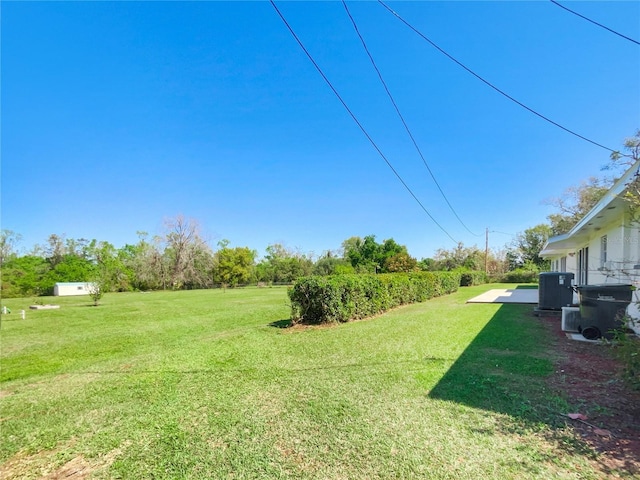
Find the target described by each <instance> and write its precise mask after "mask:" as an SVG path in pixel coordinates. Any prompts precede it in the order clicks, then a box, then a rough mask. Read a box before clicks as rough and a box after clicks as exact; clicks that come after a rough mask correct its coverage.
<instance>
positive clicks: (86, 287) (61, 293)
mask: <svg viewBox="0 0 640 480" xmlns="http://www.w3.org/2000/svg"><path fill="white" fill-rule="evenodd" d="M91 285H92V284H91V283H87V282H65V283H56V284H55V285H54V287H53V294H54V295H55V296H56V297H70V296H74V295H89V293H90V289H91Z"/></svg>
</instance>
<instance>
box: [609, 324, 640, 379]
mask: <svg viewBox="0 0 640 480" xmlns="http://www.w3.org/2000/svg"><path fill="white" fill-rule="evenodd" d="M628 321H631V322H633V320H631V319H630V318H629V317H626V318H625V323H626V322H628ZM613 338H614V342H612V345H613V347H614V348H613V351H614V353H615V355H616V357H617V358H618V360H620V362H622V377H623V378H624V380H625V381H626V382H627V384H628V385H629V386H630V387H631V388H633V389H634V390H640V339H639V338H638V337H637V336H636V335H633V334H629V333H628V332H627V331H626V328H625V329H619V330H616V331H615V332H614V337H613Z"/></svg>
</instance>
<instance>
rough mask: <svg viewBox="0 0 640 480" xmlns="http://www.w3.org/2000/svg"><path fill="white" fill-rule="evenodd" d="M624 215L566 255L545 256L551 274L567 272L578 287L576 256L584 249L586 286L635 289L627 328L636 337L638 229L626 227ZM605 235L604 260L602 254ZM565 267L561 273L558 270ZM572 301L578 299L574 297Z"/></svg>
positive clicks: (639, 314)
mask: <svg viewBox="0 0 640 480" xmlns="http://www.w3.org/2000/svg"><path fill="white" fill-rule="evenodd" d="M629 223H630V222H629V220H628V218H626V215H624V214H623V215H620V216H619V217H618V218H617V219H615V220H614V221H612V222H611V223H610V224H608V225H607V226H606V227H604V228H602V229H601V230H599V231H597V232H593V233H592V234H591V235H590V237H589V238H588V240H586V239H585V240H584V241H583V242H582V243H581V244H577V246H576V248H575V250H573V251H570V252H568V253H567V254H566V255H562V254H559V255H555V256H553V257H549V260H551V266H552V270H553V271H558V272H560V271H565V272H571V273H573V274H574V275H575V279H576V282H575V283H576V284H580V283H581V282H580V281H578V279H579V278H580V277H579V264H578V257H579V252H580V250H583V251H584V249H586V248H588V251H589V255H588V262H589V268H588V271H587V283H588V284H589V285H597V284H607V283H623V284H631V285H634V286H635V287H636V289H638V290H636V291H634V292H633V296H632V303H631V304H630V305H629V307H628V308H627V313H628V314H629V316H630V317H631V318H633V319H634V320H635V321H636V324H635V325H629V326H630V327H632V328H633V329H634V330H635V331H636V332H637V333H638V334H640V226H639V225H629ZM605 236H606V259H605V256H604V255H603V249H604V248H603V247H604V242H603V240H602V237H605ZM563 266H564V267H565V269H564V270H563V269H562V267H563ZM574 302H575V303H578V302H579V298H578V297H577V296H574Z"/></svg>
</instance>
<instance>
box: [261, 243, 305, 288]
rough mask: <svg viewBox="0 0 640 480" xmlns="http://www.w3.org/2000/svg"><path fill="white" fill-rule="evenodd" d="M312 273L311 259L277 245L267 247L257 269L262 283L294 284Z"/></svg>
mask: <svg viewBox="0 0 640 480" xmlns="http://www.w3.org/2000/svg"><path fill="white" fill-rule="evenodd" d="M312 271H313V261H312V260H311V259H310V258H308V257H307V256H306V255H304V254H302V253H300V252H295V251H292V250H289V249H288V248H286V247H285V246H284V245H282V244H280V243H275V244H273V245H269V246H267V248H266V255H265V257H264V259H263V260H262V261H261V262H260V263H259V264H258V267H257V278H258V280H259V281H261V282H276V283H292V282H293V281H295V280H296V279H297V278H299V277H302V276H305V275H311V273H312Z"/></svg>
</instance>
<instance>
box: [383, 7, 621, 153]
mask: <svg viewBox="0 0 640 480" xmlns="http://www.w3.org/2000/svg"><path fill="white" fill-rule="evenodd" d="M378 3H379V4H380V5H382V6H383V7H384V8H386V9H387V10H388V11H389V12H390V13H391V14H392V15H394V16H395V17H396V18H397V19H398V20H400V21H401V22H402V23H404V24H405V25H406V26H407V27H409V28H410V29H411V30H413V31H414V32H416V33H417V34H418V35H419V36H420V37H422V38H423V39H424V40H426V41H427V42H429V43H430V44H431V46H433V47H434V48H435V49H436V50H438V51H439V52H440V53H442V54H443V55H445V56H446V57H447V58H448V59H449V60H451V61H453V62H455V63H456V64H458V65H459V66H461V67H462V68H464V69H465V70H466V71H467V72H469V73H470V74H471V75H473V76H474V77H476V78H477V79H478V80H480V81H481V82H483V83H484V84H486V85H488V86H489V87H491V88H493V89H494V90H495V91H496V92H498V93H499V94H501V95H503V96H505V97H507V98H508V99H509V100H511V101H512V102H514V103H517V104H518V105H520V106H521V107H522V108H524V109H525V110H528V111H529V112H531V113H533V114H534V115H536V116H538V117H540V118H542V119H543V120H546V121H547V122H549V123H551V124H552V125H555V126H556V127H558V128H561V129H562V130H564V131H565V132H567V133H570V134H571V135H575V136H576V137H578V138H581V139H582V140H584V141H586V142H589V143H591V144H593V145H596V146H598V147H600V148H603V149H605V150H608V151H609V152H611V153H614V152H616V153H619V152H618V151H617V150H614V149H612V148H609V147H605V146H604V145H602V144H600V143H598V142H595V141H593V140H590V139H588V138H587V137H585V136H582V135H580V134H579V133H576V132H574V131H573V130H569V129H568V128H567V127H563V126H562V125H560V124H559V123H557V122H554V121H553V120H551V119H550V118H548V117H545V116H544V115H542V114H541V113H538V112H536V111H535V110H534V109H532V108H530V107H527V106H526V105H525V104H524V103H522V102H520V101H518V100H516V99H515V98H513V97H512V96H511V95H509V94H508V93H506V92H504V91H503V90H500V89H499V88H498V87H496V86H495V85H494V84H492V83H491V82H489V81H488V80H485V79H484V78H482V77H481V76H480V75H478V74H477V73H475V72H474V71H473V70H471V69H470V68H469V67H467V66H466V65H464V64H463V63H462V62H460V61H458V60H456V59H455V58H454V57H452V56H451V55H449V54H448V53H447V52H445V51H444V50H443V49H442V48H440V47H439V46H438V45H436V44H435V43H434V42H432V41H431V40H429V38H427V37H426V36H425V35H424V34H423V33H422V32H420V31H419V30H418V29H417V28H415V27H414V26H413V25H411V24H410V23H409V22H407V21H406V20H405V19H404V18H402V17H401V16H400V15H399V14H398V13H397V12H395V11H394V10H393V9H391V8H390V7H388V6H387V5H386V4H385V3H384V2H383V1H382V0H378Z"/></svg>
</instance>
